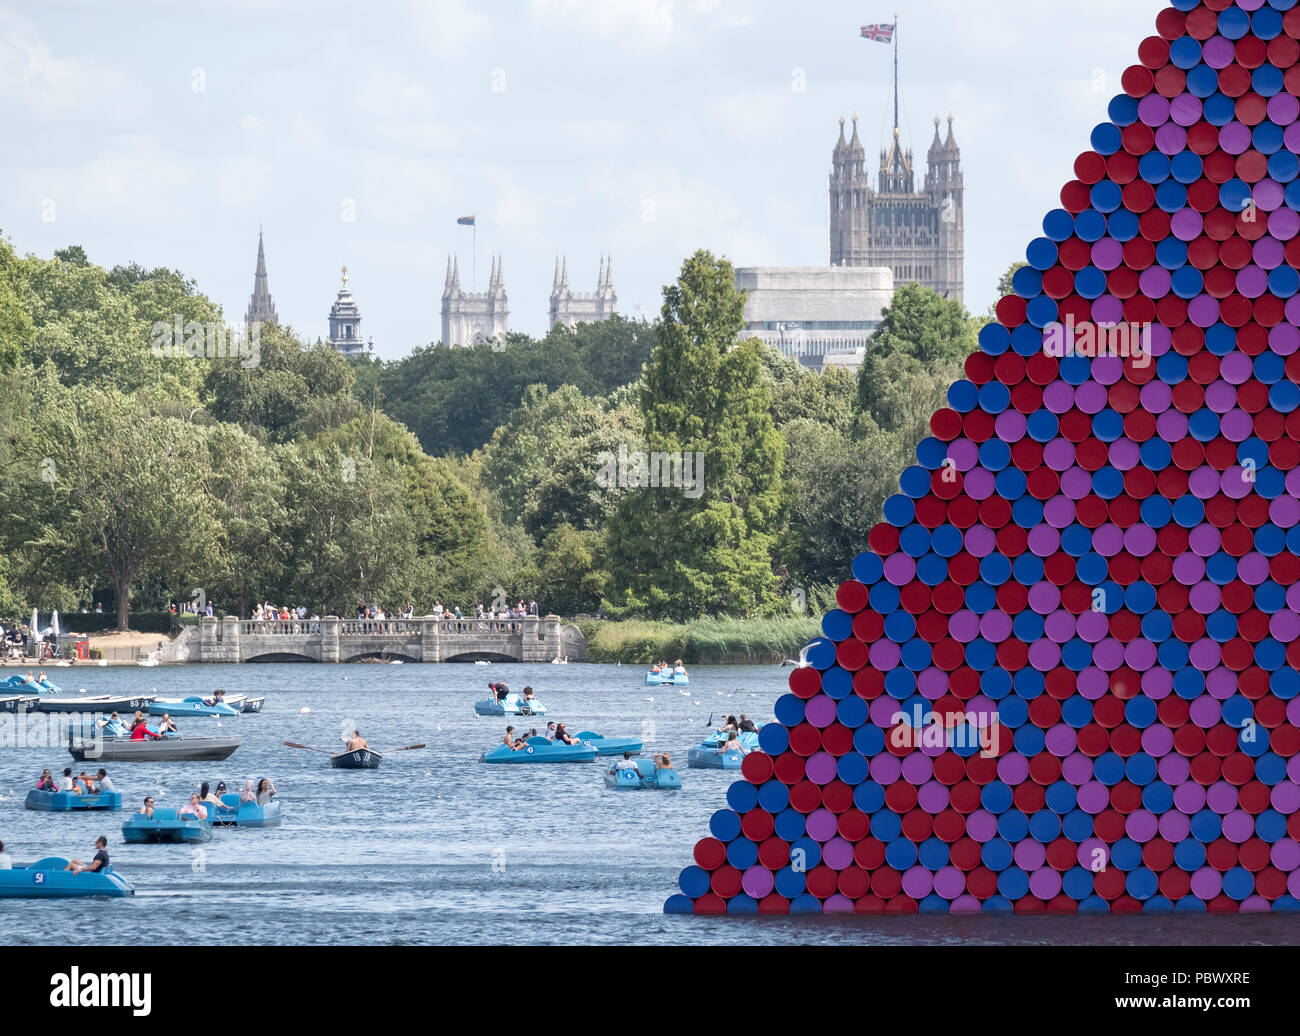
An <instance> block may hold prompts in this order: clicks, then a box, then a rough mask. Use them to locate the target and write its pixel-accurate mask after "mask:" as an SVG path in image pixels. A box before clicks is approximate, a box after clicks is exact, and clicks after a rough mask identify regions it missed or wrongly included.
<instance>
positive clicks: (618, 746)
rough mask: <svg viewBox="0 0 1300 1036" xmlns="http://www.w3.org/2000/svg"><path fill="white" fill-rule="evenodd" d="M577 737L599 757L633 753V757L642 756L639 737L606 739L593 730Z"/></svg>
mask: <svg viewBox="0 0 1300 1036" xmlns="http://www.w3.org/2000/svg"><path fill="white" fill-rule="evenodd" d="M576 737H577V738H578V740H579V741H581V742H582V743H583V744H584V745H591V747H592V748H594V749H595V750H596V754H597V755H622V754H623V753H624V752H631V753H632V754H633V755H640V754H641V739H640V738H639V737H606V736H605V735H604V734H597V733H596V732H595V731H593V730H584V731H581V732H580V733H578V734H577V735H576Z"/></svg>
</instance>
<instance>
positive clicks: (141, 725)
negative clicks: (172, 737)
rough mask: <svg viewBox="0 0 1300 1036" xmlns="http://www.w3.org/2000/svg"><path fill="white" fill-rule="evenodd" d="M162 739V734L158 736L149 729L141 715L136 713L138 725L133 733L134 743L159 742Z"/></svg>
mask: <svg viewBox="0 0 1300 1036" xmlns="http://www.w3.org/2000/svg"><path fill="white" fill-rule="evenodd" d="M161 738H162V735H161V734H156V733H154V732H153V731H152V730H150V729H149V724H148V723H146V722H145V721H144V717H143V716H142V715H140V713H138V712H137V713H136V724H135V727H134V728H133V729H132V731H131V740H132V741H158V740H160V739H161Z"/></svg>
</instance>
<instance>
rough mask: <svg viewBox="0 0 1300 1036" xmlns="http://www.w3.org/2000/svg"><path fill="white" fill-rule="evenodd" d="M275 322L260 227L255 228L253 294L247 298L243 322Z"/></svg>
mask: <svg viewBox="0 0 1300 1036" xmlns="http://www.w3.org/2000/svg"><path fill="white" fill-rule="evenodd" d="M267 322H270V323H275V322H276V315H275V303H274V302H273V301H272V299H271V290H270V288H269V287H268V286H267V282H266V250H265V249H264V248H263V247H262V228H261V227H258V228H257V270H256V272H255V273H254V274H253V294H252V296H251V297H250V298H249V300H248V312H247V313H245V314H244V323H245V324H260V323H267Z"/></svg>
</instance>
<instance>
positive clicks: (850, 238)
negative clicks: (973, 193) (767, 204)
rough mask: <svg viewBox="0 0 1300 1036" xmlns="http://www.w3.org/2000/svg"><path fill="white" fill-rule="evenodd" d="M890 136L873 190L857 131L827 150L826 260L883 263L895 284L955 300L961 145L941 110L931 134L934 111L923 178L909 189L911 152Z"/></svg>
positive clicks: (960, 285) (961, 250)
mask: <svg viewBox="0 0 1300 1036" xmlns="http://www.w3.org/2000/svg"><path fill="white" fill-rule="evenodd" d="M894 111H895V116H894V135H893V140H892V142H891V144H890V146H889V147H888V148H886V149H885V150H883V151H881V152H880V167H879V170H878V172H877V177H876V184H877V185H876V189H875V190H873V189H872V187H871V183H870V180H869V178H868V176H867V168H866V156H865V154H864V151H863V148H862V141H861V140H860V139H859V138H858V120H857V117H856V116H855V117H854V119H853V135H852V138H851V139H850V140H848V141H846V140H845V139H844V120H843V119H840V138H839V140H838V142H836V144H835V150H834V152H833V153H832V156H831V166H832V168H831V175H830V262H831V265H832V266H849V267H854V266H887V267H889V268H890V270H892V271H893V274H894V281H895V283H897V284H906V283H907V282H909V281H918V282H920V283H921V284H923V285H924V286H925V287H927V288H932V289H933V290H934V291H936V292H938V293H939V294H940V295H942V296H944V297H945V298H950V299H956V300H957V301H958V302H960V301H962V292H963V290H964V274H963V263H964V259H965V245H964V230H963V226H964V224H963V197H962V195H963V187H962V173H961V149H960V148H958V146H957V141H956V139H955V138H954V137H953V132H952V116H951V115H949V116H948V136H947V139H946V140H940V139H939V117H938V116H935V119H934V139H933V140H932V141H931V142H930V150H929V151H928V152H927V153H926V173H925V182H924V185H923V186H922V187H921V189H920V190H917V189H916V175H915V172H914V169H913V163H912V151H911V149H910V148H908V149H904V148H903V147H902V145H901V143H900V141H899V136H898V115H897V111H898V108H897V102H895V108H894Z"/></svg>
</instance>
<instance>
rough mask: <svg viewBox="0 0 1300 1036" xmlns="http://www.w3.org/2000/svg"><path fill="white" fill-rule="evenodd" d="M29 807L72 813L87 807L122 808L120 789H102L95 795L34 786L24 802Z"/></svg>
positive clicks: (44, 810) (49, 811)
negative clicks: (43, 789)
mask: <svg viewBox="0 0 1300 1036" xmlns="http://www.w3.org/2000/svg"><path fill="white" fill-rule="evenodd" d="M23 805H24V806H25V807H26V808H27V809H35V810H39V811H41V812H43V813H70V812H73V811H74V810H75V811H77V812H80V811H82V810H87V809H104V810H113V809H121V808H122V793H121V792H120V791H102V792H99V793H98V794H95V795H78V794H77V793H76V792H74V791H38V790H37V789H35V788H33V789H32V790H31V791H29V792H28V793H27V798H26V800H25V801H24V802H23Z"/></svg>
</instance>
